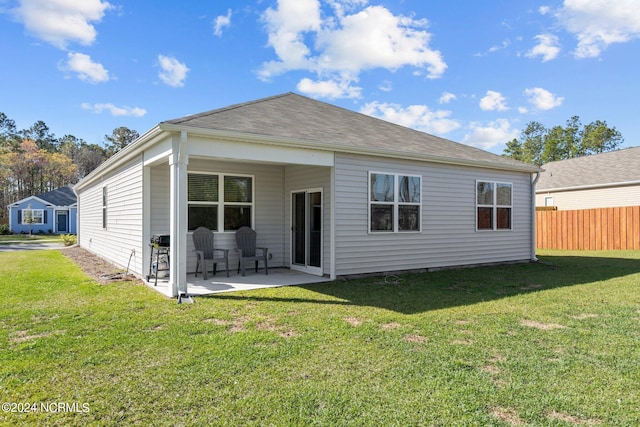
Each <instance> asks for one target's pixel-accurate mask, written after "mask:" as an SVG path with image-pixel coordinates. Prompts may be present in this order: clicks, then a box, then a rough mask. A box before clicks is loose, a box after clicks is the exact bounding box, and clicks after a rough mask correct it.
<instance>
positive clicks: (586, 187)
mask: <svg viewBox="0 0 640 427" xmlns="http://www.w3.org/2000/svg"><path fill="white" fill-rule="evenodd" d="M629 185H640V181H625V182H611V183H607V184H590V185H575V186H573V187H559V188H541V189H536V194H546V193H559V192H561V191H576V190H593V189H596V188H611V187H627V186H629Z"/></svg>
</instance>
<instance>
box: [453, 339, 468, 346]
mask: <svg viewBox="0 0 640 427" xmlns="http://www.w3.org/2000/svg"><path fill="white" fill-rule="evenodd" d="M450 344H453V345H471V344H473V340H469V339H467V340H460V339H458V340H453V341H450Z"/></svg>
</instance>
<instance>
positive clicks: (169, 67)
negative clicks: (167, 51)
mask: <svg viewBox="0 0 640 427" xmlns="http://www.w3.org/2000/svg"><path fill="white" fill-rule="evenodd" d="M158 62H159V64H160V72H159V73H158V77H160V80H162V82H163V83H164V84H166V85H168V86H173V87H182V86H184V80H185V79H186V78H187V73H188V72H189V68H187V66H186V65H185V64H183V63H182V62H180V61H178V60H177V59H176V58H171V57H170V56H165V55H158Z"/></svg>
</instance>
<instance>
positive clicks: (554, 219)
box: [536, 206, 640, 251]
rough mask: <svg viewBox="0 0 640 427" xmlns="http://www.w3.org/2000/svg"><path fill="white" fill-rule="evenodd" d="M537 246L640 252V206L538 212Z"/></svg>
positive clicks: (544, 247)
mask: <svg viewBox="0 0 640 427" xmlns="http://www.w3.org/2000/svg"><path fill="white" fill-rule="evenodd" d="M536 247H537V248H539V249H565V250H590V251H601V250H617V249H635V250H640V206H629V207H619V208H599V209H583V210H575V211H542V210H540V211H536Z"/></svg>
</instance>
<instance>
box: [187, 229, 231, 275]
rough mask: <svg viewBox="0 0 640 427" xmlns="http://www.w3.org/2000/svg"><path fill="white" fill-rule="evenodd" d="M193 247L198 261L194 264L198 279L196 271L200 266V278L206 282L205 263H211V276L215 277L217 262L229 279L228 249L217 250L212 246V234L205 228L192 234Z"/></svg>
mask: <svg viewBox="0 0 640 427" xmlns="http://www.w3.org/2000/svg"><path fill="white" fill-rule="evenodd" d="M193 246H195V252H196V256H197V259H198V262H197V263H196V276H195V277H198V269H199V267H200V264H202V277H203V278H204V279H205V280H207V279H208V278H209V275H208V274H207V261H211V262H213V275H214V276H215V275H216V270H217V267H218V262H223V261H224V265H225V268H226V270H227V277H229V249H217V248H215V247H214V246H213V233H212V232H211V230H209V229H208V228H207V227H198V228H196V229H195V231H194V232H193Z"/></svg>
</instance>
